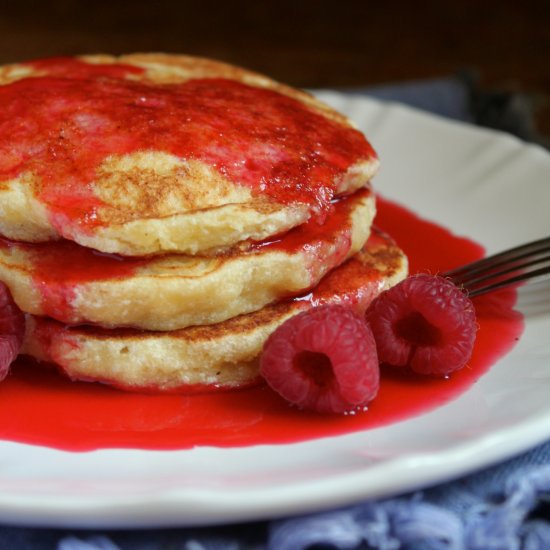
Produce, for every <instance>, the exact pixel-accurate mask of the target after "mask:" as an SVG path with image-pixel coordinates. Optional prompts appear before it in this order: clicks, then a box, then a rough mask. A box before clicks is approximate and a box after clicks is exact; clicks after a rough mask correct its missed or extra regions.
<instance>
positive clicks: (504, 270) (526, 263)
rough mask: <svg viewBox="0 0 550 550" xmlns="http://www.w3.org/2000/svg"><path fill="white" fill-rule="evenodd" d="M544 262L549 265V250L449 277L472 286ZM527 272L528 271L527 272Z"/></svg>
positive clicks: (523, 270)
mask: <svg viewBox="0 0 550 550" xmlns="http://www.w3.org/2000/svg"><path fill="white" fill-rule="evenodd" d="M545 264H549V265H550V252H548V253H546V255H544V256H542V255H541V256H539V255H538V254H536V255H534V256H530V257H528V258H527V257H525V258H523V260H513V261H504V262H500V263H498V264H495V265H490V266H488V267H487V268H485V269H476V270H474V271H472V272H471V273H463V274H462V275H461V276H458V277H451V279H453V281H454V282H455V283H460V284H461V285H463V286H468V287H472V286H474V285H477V284H480V283H483V282H485V281H487V280H489V279H496V278H499V277H503V276H504V275H510V277H511V276H512V274H513V273H526V271H525V269H526V268H528V267H529V268H531V271H530V272H532V270H533V268H534V267H536V266H539V265H542V266H544V265H545ZM527 273H529V272H527Z"/></svg>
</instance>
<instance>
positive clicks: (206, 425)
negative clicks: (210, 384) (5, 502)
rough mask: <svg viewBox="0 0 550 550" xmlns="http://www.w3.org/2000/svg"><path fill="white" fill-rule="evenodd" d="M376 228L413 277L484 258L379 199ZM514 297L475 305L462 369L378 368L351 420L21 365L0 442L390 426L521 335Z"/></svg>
mask: <svg viewBox="0 0 550 550" xmlns="http://www.w3.org/2000/svg"><path fill="white" fill-rule="evenodd" d="M377 223H378V225H379V226H380V227H381V228H382V229H384V230H387V231H388V232H390V233H391V234H392V236H393V237H394V238H395V239H396V241H397V242H398V244H400V246H401V247H402V248H403V249H404V250H405V252H406V253H407V254H408V255H409V259H410V263H411V272H416V271H429V272H432V273H435V272H438V271H441V270H444V269H447V268H450V267H453V266H456V265H458V264H460V263H462V262H466V261H469V260H474V259H476V258H478V257H480V256H481V255H482V253H483V250H482V248H481V247H480V246H479V245H477V244H476V243H474V242H472V241H470V240H468V239H464V238H459V237H456V236H454V235H453V234H451V233H450V232H448V231H447V230H445V229H444V228H442V227H440V226H438V225H435V224H433V223H430V222H428V221H425V220H422V219H419V218H418V217H416V216H415V215H414V214H412V213H410V212H408V211H407V210H405V209H403V208H401V207H400V206H397V205H395V204H392V203H389V202H387V201H384V200H379V202H378V216H377ZM426 243H430V246H427V245H426ZM515 298H516V293H515V291H503V292H499V293H495V294H493V295H489V296H487V297H481V298H477V299H476V300H475V304H476V310H477V315H478V321H479V325H480V328H479V332H478V337H477V341H476V345H475V349H474V354H473V357H472V359H471V361H470V364H469V365H468V366H467V367H466V368H464V369H462V370H461V371H459V372H457V373H454V374H453V375H452V376H451V377H450V378H449V379H430V378H422V377H407V376H402V375H399V374H395V373H391V372H387V371H384V372H383V373H382V378H381V389H380V393H379V395H378V396H377V397H376V399H375V400H374V401H373V403H372V404H371V406H370V408H369V410H368V411H367V412H366V413H362V414H357V415H355V416H330V415H317V414H313V413H306V412H300V411H298V410H296V409H294V408H292V407H290V406H288V405H287V403H286V402H284V401H283V400H282V399H281V398H280V397H278V396H277V395H276V394H275V393H274V392H272V391H271V390H270V389H269V388H267V387H258V388H254V389H248V390H241V391H236V392H228V393H223V394H203V395H191V396H184V395H177V394H171V395H145V394H133V393H125V392H122V391H118V390H116V389H113V388H110V387H107V386H102V385H100V384H89V383H83V382H82V383H77V382H69V381H68V380H66V379H64V378H62V377H61V376H60V375H58V374H57V373H56V372H53V371H48V370H45V369H41V368H37V367H36V365H33V364H32V363H31V362H30V361H25V360H21V359H20V360H18V362H16V363H15V364H14V365H13V366H12V373H11V375H10V376H8V378H6V380H4V381H3V382H2V383H1V384H0V438H1V439H5V440H11V441H19V442H23V443H29V444H36V445H45V446H49V447H55V448H59V449H65V450H70V451H86V450H91V449H101V448H112V447H130V448H141V449H185V448H191V447H194V446H198V445H213V446H218V447H237V446H243V445H259V444H272V443H288V442H297V441H304V440H310V439H315V438H319V437H325V436H329V435H338V434H344V433H350V432H355V431H358V430H366V429H369V428H373V427H378V426H381V425H386V424H390V423H392V422H396V421H398V420H403V419H405V418H409V417H412V416H415V415H418V414H420V413H423V412H426V411H428V410H431V409H433V408H436V407H438V406H440V405H442V404H443V403H445V402H447V401H449V400H451V399H453V398H455V397H456V396H458V395H459V394H461V393H462V392H464V391H466V390H467V389H468V388H469V387H470V386H471V385H472V384H473V383H474V382H475V381H476V380H478V379H479V378H480V377H481V376H482V375H483V374H484V373H485V372H486V371H487V370H488V369H489V368H490V367H491V365H493V364H494V363H495V362H496V361H497V359H498V358H499V357H502V356H503V355H505V354H506V353H508V352H509V351H510V350H511V349H512V347H513V345H514V344H515V342H516V341H517V339H518V338H519V336H520V335H521V333H522V330H523V319H522V316H521V314H519V313H518V312H516V311H514V309H513V308H514V303H515Z"/></svg>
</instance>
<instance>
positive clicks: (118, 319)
mask: <svg viewBox="0 0 550 550" xmlns="http://www.w3.org/2000/svg"><path fill="white" fill-rule="evenodd" d="M374 213H375V197H374V194H373V192H372V191H371V189H370V187H367V188H364V189H361V190H359V191H356V192H355V193H354V194H353V195H350V196H348V197H346V198H344V199H341V200H340V201H338V202H337V203H336V204H334V205H333V207H332V212H331V213H330V214H328V215H327V217H326V219H325V222H324V223H323V224H318V223H317V222H316V221H315V220H314V219H312V220H310V221H309V222H307V223H305V224H302V225H301V226H299V227H297V228H294V229H293V230H291V231H289V232H288V233H286V234H284V235H282V236H280V237H279V238H277V239H275V240H273V241H270V242H264V243H256V244H255V245H254V246H252V245H247V246H246V247H244V250H241V249H239V248H236V249H233V250H231V251H230V252H228V253H226V254H222V255H217V256H189V255H182V254H175V255H174V254H172V255H164V256H153V257H147V258H121V257H119V256H112V255H105V254H98V253H96V252H95V251H93V250H91V249H89V248H84V247H81V246H80V245H77V244H75V243H72V242H70V241H60V242H57V243H43V244H25V243H15V242H9V241H5V240H4V241H0V280H2V281H4V282H5V283H6V285H7V286H8V287H9V289H10V291H11V293H12V295H13V298H14V300H15V302H16V303H17V305H18V306H19V307H20V308H21V309H22V310H23V311H24V312H26V313H31V314H34V315H46V316H49V317H52V318H54V319H57V320H58V321H62V322H64V323H68V324H97V325H101V326H106V327H119V326H131V327H137V328H141V329H147V330H162V331H168V330H176V329H180V328H184V327H187V326H191V325H205V324H210V323H218V322H221V321H224V320H226V319H229V318H231V317H234V316H236V315H241V314H244V313H249V312H252V311H256V310H258V309H260V308H262V307H264V306H265V305H267V304H270V303H273V302H275V301H277V300H280V299H282V298H286V297H288V296H294V295H296V294H298V293H300V292H303V291H304V290H307V289H309V288H312V287H313V286H315V285H316V284H317V283H318V282H319V280H320V279H321V278H322V277H323V276H324V275H325V274H326V273H327V272H328V271H330V270H331V269H333V268H334V267H336V266H338V265H340V264H341V263H342V262H343V261H345V260H346V259H347V258H349V257H350V256H351V255H353V254H355V253H356V252H357V251H358V250H360V249H361V248H362V246H363V244H364V243H365V241H366V240H367V238H368V235H369V231H370V226H371V222H372V219H373V217H374Z"/></svg>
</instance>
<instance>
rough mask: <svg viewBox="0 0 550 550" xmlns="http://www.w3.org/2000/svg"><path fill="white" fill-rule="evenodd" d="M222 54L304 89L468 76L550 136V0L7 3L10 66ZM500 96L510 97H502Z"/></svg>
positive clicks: (3, 41) (3, 26)
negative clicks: (75, 58) (154, 54)
mask: <svg viewBox="0 0 550 550" xmlns="http://www.w3.org/2000/svg"><path fill="white" fill-rule="evenodd" d="M134 51H164V52H175V53H186V54H195V55H201V56H207V57H214V58H218V59H221V60H224V61H229V62H232V63H235V64H238V65H243V66H245V67H248V68H250V69H254V70H257V71H260V72H263V73H267V74H268V75H270V76H272V77H274V78H276V79H278V80H281V81H284V82H286V83H289V84H292V85H295V86H298V87H358V86H359V87H360V86H370V85H375V84H387V83H393V82H399V81H403V80H413V79H414V80H416V79H424V78H435V77H446V76H449V75H454V74H457V73H464V72H466V73H467V74H468V75H469V77H470V78H472V79H473V82H474V83H475V86H477V87H478V88H480V89H481V90H483V91H486V92H487V93H489V94H493V93H494V94H497V95H498V94H501V95H502V96H503V97H508V95H507V94H512V95H514V97H517V96H521V98H522V100H524V103H523V106H524V107H525V106H526V108H527V109H528V110H529V112H530V113H532V115H533V120H534V124H535V126H536V128H535V130H536V132H537V134H538V135H540V136H541V137H543V138H546V137H548V136H549V135H550V105H549V98H550V1H549V0H544V1H543V0H541V1H529V0H523V1H511V0H500V1H499V0H477V1H468V0H464V1H450V2H449V1H445V0H440V1H436V0H426V1H420V0H419V1H415V0H410V1H407V2H405V1H395V2H392V1H377V2H372V1H369V0H364V1H362V2H355V1H341V0H340V1H339V0H334V1H332V2H323V1H316V2H314V1H309V0H308V1H289V0H279V1H274V2H262V1H256V2H254V1H245V0H234V1H233V2H232V1H231V0H228V1H225V2H214V1H211V0H203V1H200V0H195V1H192V2H191V1H185V0H180V1H175V0H160V1H157V2H155V1H154V0H149V1H143V0H134V1H120V0H112V1H100V0H96V1H88V0H84V1H78V0H44V1H36V2H30V1H28V0H20V1H9V2H2V1H0V62H2V63H6V62H13V61H20V60H25V59H31V58H36V57H43V56H51V55H62V54H78V53H98V52H105V53H114V54H118V53H127V52H134ZM499 97H500V96H499Z"/></svg>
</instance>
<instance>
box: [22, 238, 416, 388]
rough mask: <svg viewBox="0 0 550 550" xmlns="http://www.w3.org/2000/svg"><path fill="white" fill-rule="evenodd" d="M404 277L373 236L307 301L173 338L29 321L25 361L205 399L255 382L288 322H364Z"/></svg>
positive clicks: (392, 254)
mask: <svg viewBox="0 0 550 550" xmlns="http://www.w3.org/2000/svg"><path fill="white" fill-rule="evenodd" d="M406 274H407V260H406V257H405V256H404V254H403V252H402V251H401V250H400V249H399V248H398V247H397V246H396V245H395V244H394V243H393V242H392V241H391V240H390V239H389V238H388V237H384V236H381V235H378V234H376V235H373V236H371V238H370V239H369V241H368V242H367V244H366V245H365V246H364V247H363V249H362V250H361V251H360V252H359V253H358V254H356V255H355V256H354V257H353V258H351V259H350V260H348V261H347V262H346V263H344V264H343V265H341V266H340V267H338V268H336V269H335V270H334V271H332V272H331V273H330V274H328V275H327V276H326V277H324V278H323V279H322V281H321V282H320V283H319V285H318V286H317V287H316V288H315V289H314V290H313V291H312V292H311V293H309V294H307V295H303V296H301V297H299V298H296V299H294V300H287V301H283V302H279V303H277V304H274V305H270V306H267V307H264V308H263V309H261V310H259V311H256V312H254V313H249V314H247V315H241V316H238V317H235V318H232V319H229V320H228V321H224V322H222V323H218V324H214V325H209V326H203V327H196V326H195V327H190V328H186V329H182V330H178V331H171V332H150V331H137V330H132V329H111V330H109V329H102V328H97V327H72V328H71V327H68V326H66V325H63V324H61V323H58V322H56V321H53V320H51V319H47V318H40V317H35V316H29V317H28V321H27V332H26V336H25V342H24V345H23V350H22V353H24V354H27V355H30V356H32V357H34V358H36V359H38V360H40V361H44V362H47V363H54V364H56V365H57V366H58V367H59V368H60V369H61V370H62V371H63V372H65V373H66V374H67V376H69V377H70V378H71V379H73V380H84V381H99V382H105V383H109V384H112V385H115V386H117V387H121V388H124V389H127V390H140V391H175V390H180V391H205V390H219V389H235V388H240V387H244V386H248V385H251V384H254V383H256V382H258V379H259V375H258V368H259V357H260V354H261V350H262V347H263V345H264V342H265V341H266V340H267V338H268V337H269V335H270V334H271V333H272V332H273V331H274V330H275V329H276V328H277V327H278V326H280V325H281V324H282V323H283V322H284V321H285V320H287V319H289V318H290V317H292V316H293V315H297V314H298V313H300V312H302V311H306V310H307V309H309V308H311V307H316V306H319V305H323V304H344V305H347V306H350V307H352V308H354V309H355V310H356V311H357V312H359V313H360V314H363V313H364V312H365V310H366V308H367V306H368V304H369V303H370V302H371V301H372V299H373V298H374V297H375V296H377V295H378V294H379V293H380V292H382V291H383V290H385V289H386V288H389V287H390V286H392V285H394V284H396V283H397V282H398V281H400V280H402V279H403V278H404V277H405V276H406Z"/></svg>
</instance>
